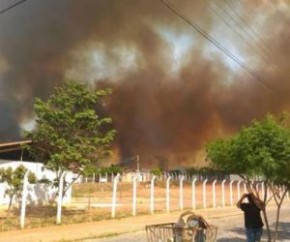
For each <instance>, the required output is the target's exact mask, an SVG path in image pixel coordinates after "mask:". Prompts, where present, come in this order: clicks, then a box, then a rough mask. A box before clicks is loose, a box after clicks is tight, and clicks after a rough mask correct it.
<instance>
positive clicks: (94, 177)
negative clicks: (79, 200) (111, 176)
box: [92, 172, 96, 183]
mask: <svg viewBox="0 0 290 242" xmlns="http://www.w3.org/2000/svg"><path fill="white" fill-rule="evenodd" d="M95 182H96V174H95V172H94V173H93V180H92V183H95Z"/></svg>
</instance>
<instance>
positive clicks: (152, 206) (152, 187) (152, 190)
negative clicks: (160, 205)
mask: <svg viewBox="0 0 290 242" xmlns="http://www.w3.org/2000/svg"><path fill="white" fill-rule="evenodd" d="M155 179H156V176H153V177H152V178H151V183H150V212H151V214H153V213H154V185H155V184H154V181H155Z"/></svg>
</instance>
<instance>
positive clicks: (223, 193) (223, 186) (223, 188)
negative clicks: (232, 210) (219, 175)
mask: <svg viewBox="0 0 290 242" xmlns="http://www.w3.org/2000/svg"><path fill="white" fill-rule="evenodd" d="M225 182H226V179H224V180H223V181H222V206H223V207H224V206H225V205H226V200H225Z"/></svg>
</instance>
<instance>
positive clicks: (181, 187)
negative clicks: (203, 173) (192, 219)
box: [179, 176, 185, 210]
mask: <svg viewBox="0 0 290 242" xmlns="http://www.w3.org/2000/svg"><path fill="white" fill-rule="evenodd" d="M184 178H185V177H184V176H181V178H180V181H179V208H180V210H183V180H184Z"/></svg>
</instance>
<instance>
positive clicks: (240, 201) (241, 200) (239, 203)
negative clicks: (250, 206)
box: [237, 193, 248, 208]
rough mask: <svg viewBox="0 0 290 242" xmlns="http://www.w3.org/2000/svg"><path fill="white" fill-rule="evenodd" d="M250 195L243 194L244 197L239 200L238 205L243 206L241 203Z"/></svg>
mask: <svg viewBox="0 0 290 242" xmlns="http://www.w3.org/2000/svg"><path fill="white" fill-rule="evenodd" d="M247 196H248V194H246V193H245V194H243V195H242V197H241V198H240V200H239V201H238V202H237V207H238V208H241V204H242V202H243V200H244V199H245V198H246V197H247Z"/></svg>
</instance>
